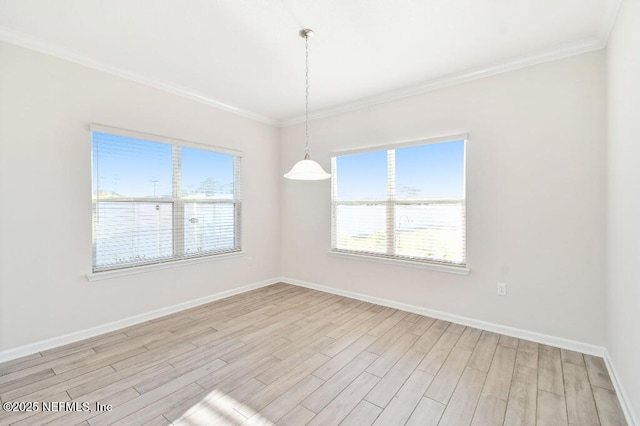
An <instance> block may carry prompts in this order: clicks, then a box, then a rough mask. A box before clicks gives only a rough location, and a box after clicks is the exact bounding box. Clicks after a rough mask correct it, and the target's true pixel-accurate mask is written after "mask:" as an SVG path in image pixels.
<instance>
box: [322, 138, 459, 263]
mask: <svg viewBox="0 0 640 426" xmlns="http://www.w3.org/2000/svg"><path fill="white" fill-rule="evenodd" d="M458 140H464V142H465V151H464V153H465V154H464V155H465V158H464V159H463V161H464V167H463V173H464V176H463V185H464V192H463V193H464V197H463V199H462V200H461V201H460V200H457V199H456V200H453V199H452V200H442V199H437V200H431V199H410V200H406V199H403V200H396V198H395V186H396V185H395V175H394V174H393V173H388V176H387V185H388V188H387V197H386V198H385V199H380V200H362V201H350V200H344V201H339V200H337V194H336V190H337V185H336V184H335V182H334V181H333V180H334V179H335V178H336V176H337V174H338V173H337V167H336V166H337V163H336V159H337V157H340V156H345V155H352V154H364V153H369V152H379V151H387V167H388V169H392V168H393V169H395V150H396V149H399V148H406V147H413V146H420V145H428V144H434V143H441V142H452V141H458ZM468 140H469V135H468V133H460V134H454V135H448V136H442V137H436V138H428V139H420V140H414V141H408V142H401V143H395V144H387V145H380V146H372V147H367V148H359V149H351V150H344V151H336V152H333V153H332V154H331V176H332V185H331V249H330V251H329V254H330V255H332V256H336V257H345V258H349V259H355V260H364V261H370V262H376V263H390V264H396V265H404V266H409V267H415V268H421V269H431V270H437V271H443V272H451V273H456V274H463V275H467V274H469V273H470V271H471V270H470V269H469V267H468V264H467V250H466V232H467V221H466V144H467V142H468ZM443 203H445V204H446V203H456V204H460V203H461V204H462V208H463V211H464V212H465V213H464V218H465V220H464V227H463V230H462V231H463V237H462V238H463V244H464V256H465V259H464V263H462V264H456V263H448V262H441V261H437V260H432V259H423V258H415V257H410V256H403V255H396V254H395V233H396V230H395V207H396V206H397V205H424V204H443ZM340 205H384V206H386V241H387V247H386V252H385V253H373V252H366V251H357V250H348V249H339V248H337V241H336V239H337V232H336V218H337V208H338V206H340Z"/></svg>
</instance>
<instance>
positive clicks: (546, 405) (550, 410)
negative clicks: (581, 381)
mask: <svg viewBox="0 0 640 426" xmlns="http://www.w3.org/2000/svg"><path fill="white" fill-rule="evenodd" d="M536 419H537V423H536V424H537V426H563V425H565V426H566V425H568V424H569V423H568V422H567V405H566V402H565V399H564V396H560V395H558V394H556V393H552V392H547V391H544V390H538V413H537V415H536Z"/></svg>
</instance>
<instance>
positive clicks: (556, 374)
mask: <svg viewBox="0 0 640 426" xmlns="http://www.w3.org/2000/svg"><path fill="white" fill-rule="evenodd" d="M538 389H540V390H543V391H547V392H552V393H555V394H556V395H560V396H563V397H564V379H563V378H562V358H561V357H560V349H558V348H554V347H552V346H547V345H540V354H539V363H538Z"/></svg>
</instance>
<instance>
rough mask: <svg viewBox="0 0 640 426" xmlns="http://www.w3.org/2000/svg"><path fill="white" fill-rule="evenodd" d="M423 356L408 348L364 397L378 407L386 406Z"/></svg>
mask: <svg viewBox="0 0 640 426" xmlns="http://www.w3.org/2000/svg"><path fill="white" fill-rule="evenodd" d="M422 358H424V354H423V353H422V352H418V351H414V350H411V349H410V350H408V351H407V352H405V354H404V355H403V356H402V357H401V358H400V359H399V360H398V362H397V363H396V364H395V365H394V366H393V367H392V368H391V369H390V370H389V372H388V373H387V374H385V375H384V377H383V378H382V379H381V380H380V381H379V382H378V384H377V385H376V386H375V387H374V388H373V389H371V392H369V393H368V394H367V396H366V397H365V399H366V400H367V401H369V402H371V403H373V404H376V405H377V406H378V407H386V406H387V404H388V403H389V401H391V399H392V398H393V397H394V395H395V394H396V392H398V390H399V389H400V388H401V387H402V385H403V384H404V382H405V381H406V380H407V379H408V378H409V376H411V373H413V371H414V370H415V369H416V367H417V366H418V364H419V363H420V361H422Z"/></svg>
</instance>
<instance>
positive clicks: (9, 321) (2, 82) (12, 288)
mask: <svg viewBox="0 0 640 426" xmlns="http://www.w3.org/2000/svg"><path fill="white" fill-rule="evenodd" d="M0 58H1V59H0V144H1V147H0V153H1V154H0V200H1V201H0V203H1V207H0V351H2V350H4V349H9V348H16V347H19V346H22V345H26V344H30V343H33V342H39V341H41V340H44V339H47V338H52V337H58V336H61V335H64V334H67V333H72V332H76V331H79V330H84V329H88V328H91V327H95V326H98V325H103V324H106V323H109V322H112V321H117V320H121V319H123V318H127V317H131V316H134V315H139V314H143V313H146V312H150V311H153V310H156V309H160V308H164V307H167V306H171V305H175V304H178V303H181V302H186V301H189V300H193V299H196V298H200V297H205V296H209V295H212V294H215V293H218V292H221V291H227V290H231V289H233V288H237V287H240V286H242V285H247V284H252V283H256V282H259V281H262V280H266V279H271V278H273V277H276V276H278V275H279V252H278V250H277V249H274V247H275V248H277V247H278V246H279V244H280V241H279V238H280V232H279V220H280V219H279V192H280V188H279V184H280V176H279V173H278V172H279V158H278V138H279V131H278V129H275V128H273V127H271V126H267V125H264V124H261V123H257V122H254V121H251V120H249V119H245V118H242V117H238V116H236V115H234V114H230V113H227V112H224V111H221V110H219V109H215V108H212V107H208V106H206V105H203V104H199V103H196V102H192V101H189V100H185V99H184V98H181V97H177V96H173V95H170V94H167V93H164V92H161V91H158V90H156V89H152V88H149V87H146V86H143V85H139V84H136V83H133V82H131V81H128V80H124V79H121V78H118V77H114V76H111V75H108V74H105V73H102V72H99V71H95V70H92V69H88V68H85V67H82V66H79V65H75V64H72V63H69V62H65V61H62V60H59V59H55V58H52V57H49V56H45V55H42V54H38V53H35V52H32V51H29V50H25V49H21V48H18V47H15V46H12V45H8V44H3V43H0ZM91 122H95V123H100V124H105V125H109V126H114V127H121V128H125V129H131V130H137V131H142V132H148V133H153V134H159V135H164V136H170V137H175V138H180V139H186V140H191V141H196V142H201V143H208V144H212V145H217V146H223V147H227V148H231V149H237V150H242V151H244V153H245V156H244V159H243V166H244V167H243V201H244V214H245V218H244V228H243V239H244V249H245V250H246V251H247V252H248V255H250V256H251V257H252V258H253V263H252V265H251V266H249V265H248V262H247V260H248V256H245V257H240V258H235V259H230V260H224V261H218V262H209V263H202V264H197V265H189V266H182V267H177V268H173V269H167V270H162V271H157V272H149V273H144V274H138V275H132V276H127V277H123V278H117V279H109V280H104V281H98V282H88V281H87V279H86V278H85V275H86V274H87V273H88V272H90V271H91V262H92V260H91V137H90V133H89V130H88V125H89V123H91Z"/></svg>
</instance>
